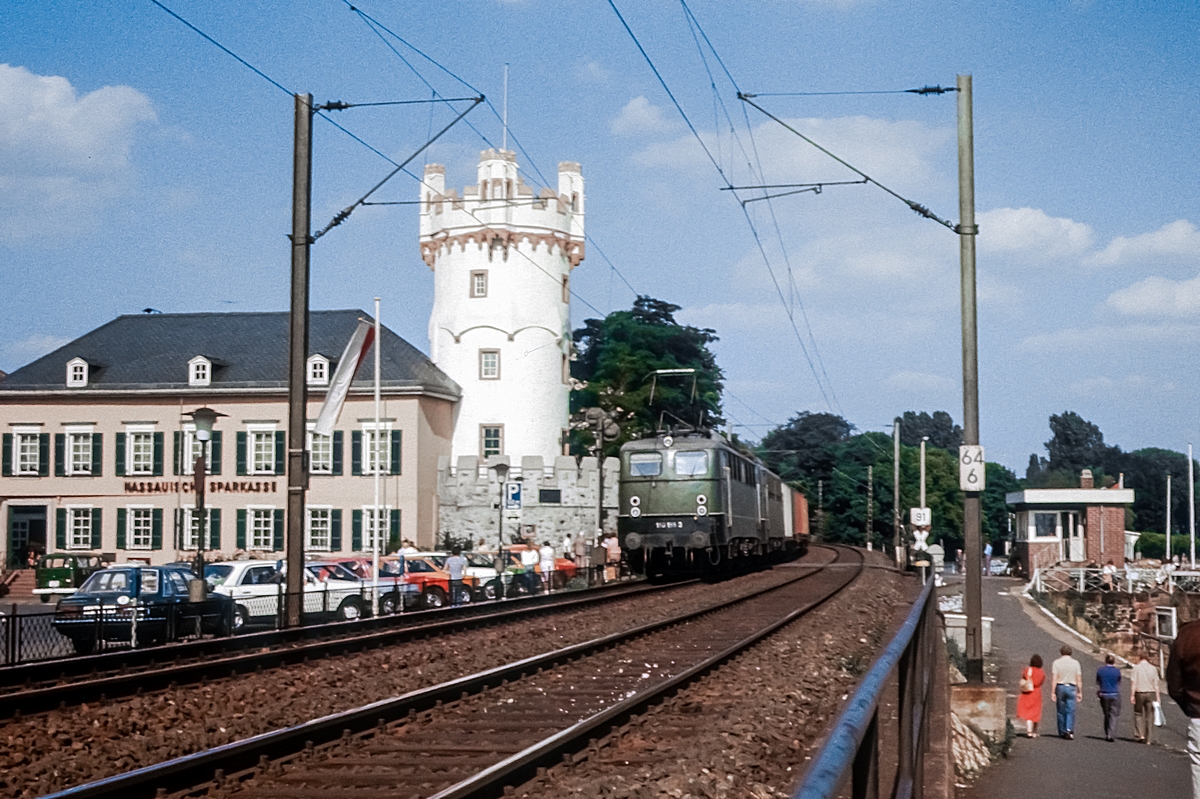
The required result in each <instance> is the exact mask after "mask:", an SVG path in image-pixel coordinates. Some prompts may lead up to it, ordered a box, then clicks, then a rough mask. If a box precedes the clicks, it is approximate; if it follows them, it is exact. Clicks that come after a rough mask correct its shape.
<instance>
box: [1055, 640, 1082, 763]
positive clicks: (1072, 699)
mask: <svg viewBox="0 0 1200 799" xmlns="http://www.w3.org/2000/svg"><path fill="white" fill-rule="evenodd" d="M1059 652H1061V653H1062V657H1060V658H1059V659H1058V660H1056V661H1054V663H1052V664H1051V665H1050V675H1051V677H1050V682H1051V683H1052V684H1053V685H1054V705H1055V709H1056V710H1057V711H1058V713H1057V716H1058V734H1059V736H1060V737H1062V738H1066V739H1067V740H1068V741H1070V740H1074V738H1075V706H1076V705H1077V704H1078V703H1079V702H1081V701H1082V700H1083V668H1082V667H1081V666H1080V665H1079V661H1078V660H1076V659H1075V658H1073V657H1071V647H1069V646H1063V648H1062V649H1060V650H1059Z"/></svg>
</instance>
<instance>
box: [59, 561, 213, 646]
mask: <svg viewBox="0 0 1200 799" xmlns="http://www.w3.org/2000/svg"><path fill="white" fill-rule="evenodd" d="M195 579H196V576H195V575H194V574H193V573H192V571H191V569H188V568H186V567H182V566H176V565H171V566H138V565H133V564H122V565H119V566H112V567H110V568H107V569H102V570H101V571H98V572H95V573H94V574H92V576H91V577H89V578H88V579H87V580H86V581H85V582H84V584H83V585H82V586H80V588H79V590H78V591H76V592H75V593H74V594H72V595H71V596H68V597H65V598H63V599H61V600H59V602H58V605H57V607H56V608H55V611H54V628H55V629H56V630H58V632H60V633H62V634H63V635H65V636H66V637H68V638H70V639H71V643H72V644H73V645H74V647H75V651H76V652H78V653H79V654H81V655H86V654H90V653H92V652H94V651H95V649H96V645H97V643H98V642H99V641H119V642H130V643H131V644H133V645H135V646H143V645H145V644H158V643H166V642H168V641H174V640H177V639H178V638H181V637H183V636H186V635H193V634H195V633H196V632H197V631H199V632H201V633H212V634H215V635H228V634H229V631H230V625H231V624H232V620H233V618H234V613H233V604H232V600H231V599H230V598H229V597H227V596H221V595H219V594H210V595H209V596H208V598H207V599H205V600H203V601H201V602H192V601H191V599H190V597H189V595H188V583H189V581H191V580H195ZM135 621H136V624H135ZM135 636H136V640H135Z"/></svg>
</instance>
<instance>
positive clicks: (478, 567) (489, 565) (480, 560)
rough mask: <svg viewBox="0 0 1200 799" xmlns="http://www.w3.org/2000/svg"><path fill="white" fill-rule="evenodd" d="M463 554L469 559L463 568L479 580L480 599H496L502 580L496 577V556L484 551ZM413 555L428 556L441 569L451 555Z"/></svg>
mask: <svg viewBox="0 0 1200 799" xmlns="http://www.w3.org/2000/svg"><path fill="white" fill-rule="evenodd" d="M462 555H463V557H464V558H466V559H467V568H466V569H464V570H463V571H464V573H465V574H466V575H467V576H468V577H474V578H475V579H476V580H477V581H478V582H476V583H475V584H476V585H477V586H478V589H477V593H478V595H479V599H495V598H496V594H497V593H498V586H499V585H500V581H499V580H497V579H496V561H495V556H494V555H487V554H484V553H483V552H464V553H462ZM411 557H428V558H429V559H431V560H432V561H433V562H434V563H435V564H436V565H437V567H438V568H439V569H445V568H446V558H448V557H450V553H449V552H418V553H416V554H415V555H412V556H411ZM477 601H478V600H477Z"/></svg>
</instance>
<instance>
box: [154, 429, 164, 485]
mask: <svg viewBox="0 0 1200 799" xmlns="http://www.w3.org/2000/svg"><path fill="white" fill-rule="evenodd" d="M162 473H163V434H162V433H155V434H154V476H155V477H162Z"/></svg>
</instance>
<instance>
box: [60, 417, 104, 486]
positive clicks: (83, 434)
mask: <svg viewBox="0 0 1200 799" xmlns="http://www.w3.org/2000/svg"><path fill="white" fill-rule="evenodd" d="M95 432H96V430H95V428H94V427H93V426H91V425H78V426H76V425H72V426H70V427H67V428H66V429H65V430H64V431H63V435H64V437H65V439H66V441H65V446H64V447H63V460H64V463H63V474H65V475H67V476H68V477H80V476H91V474H92V472H93V471H95V469H96V464H95V463H93V462H92V442H93V439H92V436H93V435H94V434H95ZM85 439H86V442H85ZM78 445H81V446H82V449H81V450H80V451H81V452H82V453H83V454H84V456H85V458H86V461H87V468H86V469H85V468H83V465H82V463H79V464H77V463H76V462H75V455H76V452H75V447H76V446H78Z"/></svg>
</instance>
